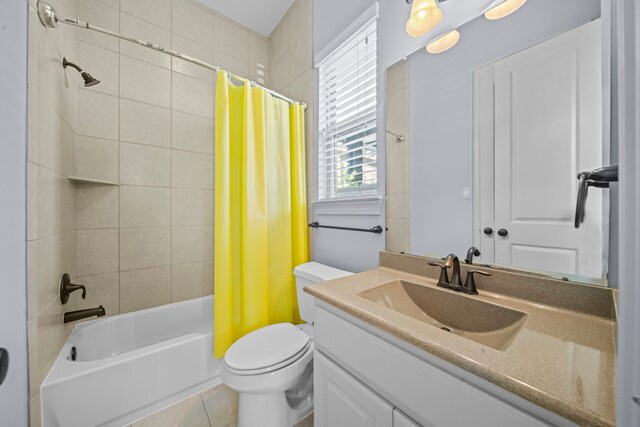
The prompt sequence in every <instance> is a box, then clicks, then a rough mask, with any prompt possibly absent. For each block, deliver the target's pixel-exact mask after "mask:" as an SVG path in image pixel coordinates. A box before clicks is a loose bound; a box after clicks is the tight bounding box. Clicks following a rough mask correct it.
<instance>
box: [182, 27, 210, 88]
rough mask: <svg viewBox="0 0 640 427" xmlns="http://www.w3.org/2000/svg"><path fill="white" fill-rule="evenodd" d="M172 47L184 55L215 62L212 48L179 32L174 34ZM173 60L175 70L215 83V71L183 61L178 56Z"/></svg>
mask: <svg viewBox="0 0 640 427" xmlns="http://www.w3.org/2000/svg"><path fill="white" fill-rule="evenodd" d="M171 48H172V49H173V50H175V51H177V52H180V53H182V54H184V55H188V56H191V57H192V58H196V59H199V60H200V61H204V62H207V63H209V64H213V63H214V61H213V49H212V48H210V47H207V46H205V45H203V44H201V43H198V42H195V41H193V40H190V39H188V38H186V37H182V36H180V35H178V34H172V45H171ZM172 61H173V64H172V69H173V71H175V72H178V73H181V74H186V75H188V76H191V77H195V78H196V79H200V80H203V81H205V82H207V83H211V84H213V78H214V76H215V72H214V71H212V70H209V69H207V68H204V67H201V66H200V65H196V64H192V63H190V62H187V61H183V60H182V59H178V58H173V59H172Z"/></svg>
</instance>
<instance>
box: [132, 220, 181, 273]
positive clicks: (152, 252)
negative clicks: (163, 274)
mask: <svg viewBox="0 0 640 427" xmlns="http://www.w3.org/2000/svg"><path fill="white" fill-rule="evenodd" d="M170 264H171V228H170V227H149V228H122V229H120V271H127V270H139V269H143V268H151V267H158V266H163V265H170Z"/></svg>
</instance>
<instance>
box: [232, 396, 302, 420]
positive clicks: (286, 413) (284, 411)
mask: <svg viewBox="0 0 640 427" xmlns="http://www.w3.org/2000/svg"><path fill="white" fill-rule="evenodd" d="M312 410H313V400H312V399H311V397H309V399H306V400H305V401H304V402H301V403H300V404H299V405H298V406H297V407H296V408H291V407H290V406H289V403H288V402H287V398H286V396H285V394H284V392H280V393H272V394H249V393H240V395H239V401H238V427H255V426H261V427H283V426H287V427H291V426H293V425H294V424H295V423H297V422H298V421H300V420H301V419H302V418H304V417H305V416H306V415H307V414H308V413H310V412H311V411H312Z"/></svg>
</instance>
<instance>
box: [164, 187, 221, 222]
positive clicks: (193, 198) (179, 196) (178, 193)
mask: <svg viewBox="0 0 640 427" xmlns="http://www.w3.org/2000/svg"><path fill="white" fill-rule="evenodd" d="M171 191H172V197H171V203H172V209H171V212H172V213H171V217H172V225H174V226H180V225H213V203H214V197H213V190H192V189H187V188H174V189H172V190H171Z"/></svg>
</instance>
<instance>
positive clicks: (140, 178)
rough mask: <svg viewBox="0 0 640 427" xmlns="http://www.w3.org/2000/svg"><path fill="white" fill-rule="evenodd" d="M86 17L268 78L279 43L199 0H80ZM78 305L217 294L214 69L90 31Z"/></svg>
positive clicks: (85, 46) (81, 143)
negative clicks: (83, 294) (271, 46)
mask: <svg viewBox="0 0 640 427" xmlns="http://www.w3.org/2000/svg"><path fill="white" fill-rule="evenodd" d="M78 16H79V18H80V19H82V20H87V21H89V22H93V23H95V24H97V25H100V26H102V27H105V28H108V29H111V30H115V31H119V32H121V33H124V34H127V35H131V36H133V37H136V38H140V39H144V40H150V41H153V42H155V43H158V44H160V45H162V46H167V47H171V48H172V49H173V50H177V51H179V52H181V53H184V54H187V55H190V56H193V57H195V58H198V59H200V60H203V61H205V62H208V63H211V64H216V65H218V66H220V67H222V68H223V69H225V70H229V71H231V72H233V73H237V74H240V75H243V76H249V77H251V78H254V79H257V77H258V72H259V71H260V72H261V73H265V72H266V69H267V58H268V43H267V40H266V39H265V38H264V37H261V36H259V35H257V34H255V33H253V32H251V31H250V30H248V29H247V28H245V27H242V26H240V25H239V24H237V23H235V22H233V21H231V20H229V19H227V18H226V17H224V16H222V15H219V14H217V13H214V12H213V11H211V10H210V9H207V8H206V7H203V6H201V5H199V4H198V3H196V2H195V1H191V0H161V1H160V0H156V1H149V0H120V1H119V2H118V0H104V1H100V0H79V6H78ZM78 38H79V48H78V51H79V53H78V62H79V63H80V64H82V66H84V67H86V69H87V70H89V72H91V73H92V74H93V75H94V76H95V77H96V78H98V79H100V80H101V81H102V82H101V83H100V84H99V85H97V86H94V87H91V88H80V89H79V93H78V109H79V113H78V136H77V139H76V162H75V165H76V167H75V172H74V173H75V175H77V176H80V177H83V178H91V179H96V180H102V181H108V182H117V183H119V184H120V185H119V186H117V185H93V184H91V185H78V186H77V194H76V228H77V231H76V250H77V271H76V274H77V279H76V280H77V281H78V282H80V283H84V284H86V285H87V300H86V301H82V302H81V303H79V305H81V306H83V307H85V306H86V307H94V306H97V305H99V304H102V305H104V307H105V309H106V311H107V314H108V315H113V314H118V313H127V312H130V311H135V310H140V309H144V308H148V307H154V306H158V305H162V304H167V303H171V302H176V301H182V300H186V299H190V298H196V297H200V296H203V295H210V294H211V293H212V292H213V221H214V219H213V204H214V192H213V170H214V169H213V165H214V120H213V119H214V79H215V74H214V72H212V71H210V70H207V69H204V68H202V67H199V66H197V65H194V64H191V63H187V62H185V61H182V60H179V59H175V58H171V57H169V56H167V55H164V54H161V53H158V52H153V51H150V50H148V49H145V48H143V47H140V46H136V45H133V44H131V43H129V42H125V41H118V40H117V39H114V38H111V37H106V36H103V35H101V34H95V33H91V32H84V31H82V32H79V34H78Z"/></svg>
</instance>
